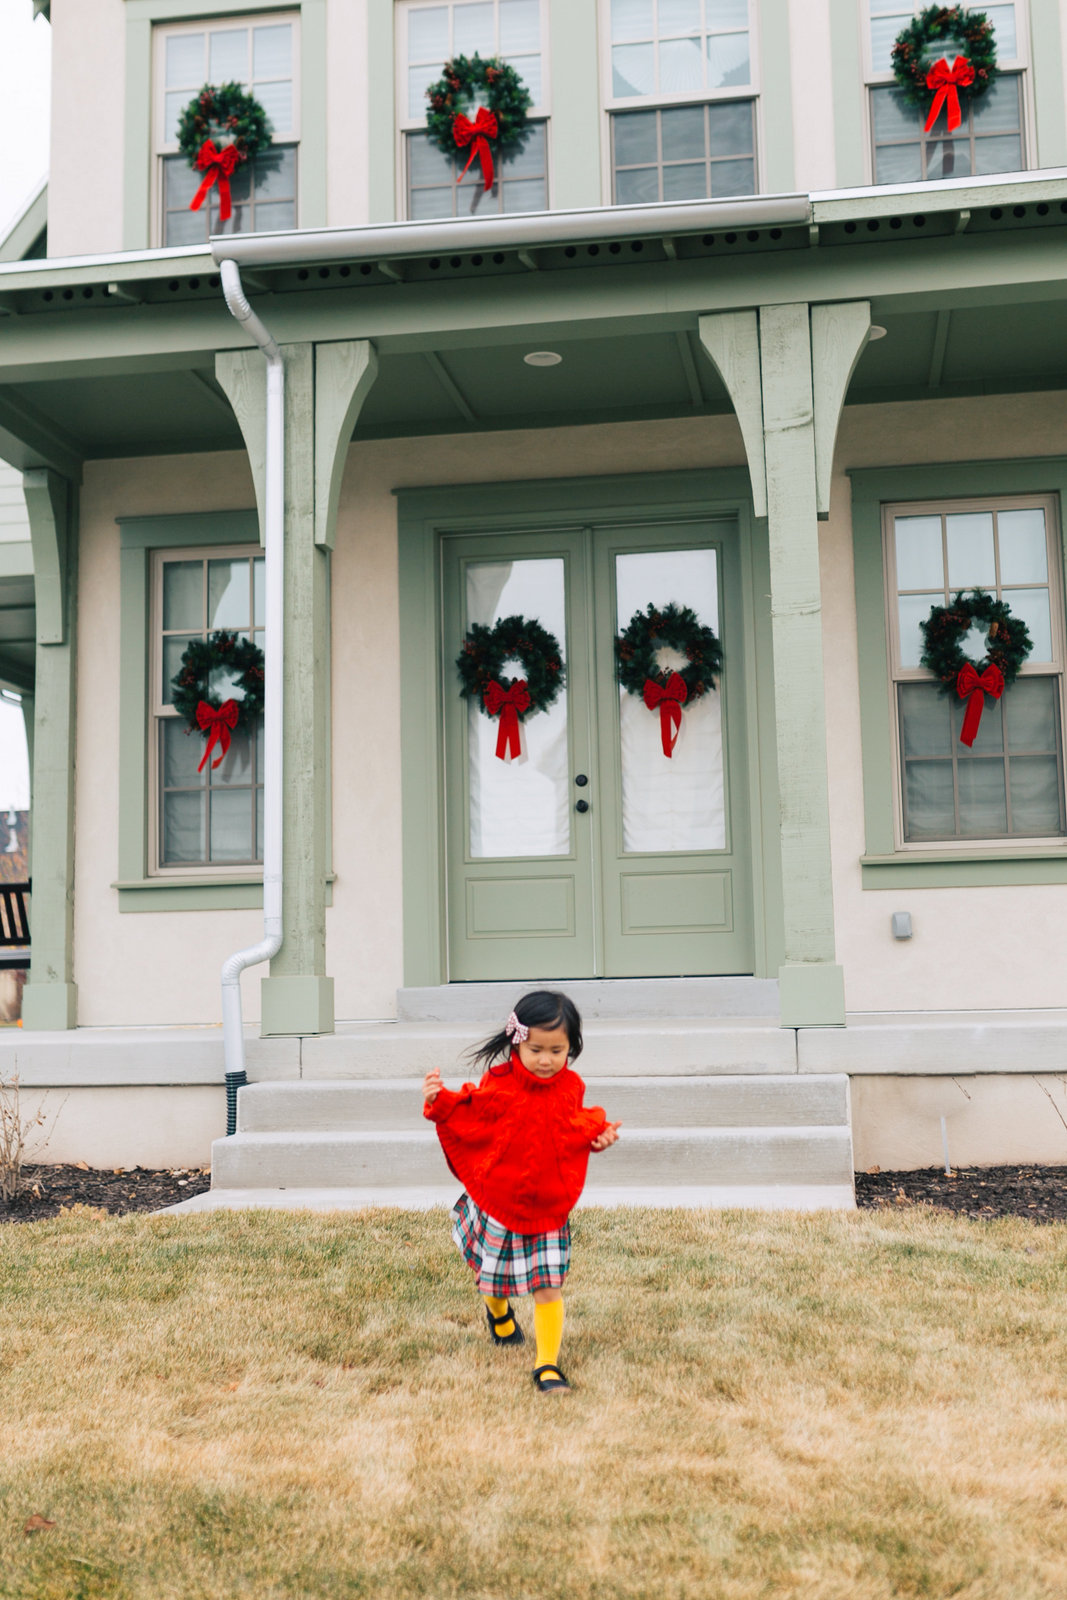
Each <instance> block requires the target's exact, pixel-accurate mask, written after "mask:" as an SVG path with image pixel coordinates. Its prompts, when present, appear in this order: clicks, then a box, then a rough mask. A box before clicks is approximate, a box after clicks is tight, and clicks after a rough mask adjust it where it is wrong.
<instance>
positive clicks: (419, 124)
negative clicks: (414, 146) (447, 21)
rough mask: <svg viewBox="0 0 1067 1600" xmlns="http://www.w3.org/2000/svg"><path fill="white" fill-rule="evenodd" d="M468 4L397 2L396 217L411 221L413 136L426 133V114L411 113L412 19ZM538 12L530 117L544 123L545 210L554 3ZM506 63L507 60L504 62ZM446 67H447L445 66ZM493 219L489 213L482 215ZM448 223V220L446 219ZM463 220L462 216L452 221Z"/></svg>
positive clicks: (541, 1)
mask: <svg viewBox="0 0 1067 1600" xmlns="http://www.w3.org/2000/svg"><path fill="white" fill-rule="evenodd" d="M464 3H465V0H396V4H395V8H394V38H395V46H394V50H393V79H394V83H393V92H394V95H395V97H396V117H395V124H396V125H395V134H394V164H395V165H394V170H395V172H396V186H397V193H396V214H397V216H398V217H400V218H403V219H409V218H410V198H411V175H410V170H409V161H408V143H409V135H410V134H413V133H418V132H419V131H420V129H425V126H426V118H425V114H424V115H423V116H422V117H419V118H415V117H412V116H411V115H410V113H409V112H408V109H407V107H408V18H409V16H410V15H411V13H412V11H419V10H430V9H432V8H433V6H434V5H435V4H436V5H447V6H448V7H449V12H450V15H451V13H452V12H453V11H454V9H455V7H456V6H457V5H462V4H464ZM466 3H469V4H476V3H477V0H466ZM492 4H493V6H494V11H495V16H496V19H497V26H498V37H499V18H500V9H499V0H492ZM538 9H539V13H540V20H541V95H542V98H541V100H540V101H539V102H538V103H537V104H536V105H532V106H531V107H530V110H529V112H528V113H527V116H528V119H529V121H530V122H541V123H543V124H544V129H545V209H546V210H550V209H551V206H552V187H553V185H552V137H551V132H552V128H551V124H552V77H551V36H550V27H551V18H550V11H551V5H550V0H538ZM504 59H505V60H506V59H507V57H505V58H504ZM442 65H443V63H442ZM493 214H495V213H493ZM478 215H481V216H489V215H490V212H489V211H483V212H480V213H478ZM446 220H447V219H446ZM452 220H455V221H458V220H460V217H459V215H457V217H456V218H454V219H452Z"/></svg>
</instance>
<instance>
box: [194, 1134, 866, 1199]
mask: <svg viewBox="0 0 1067 1600" xmlns="http://www.w3.org/2000/svg"><path fill="white" fill-rule="evenodd" d="M591 1162H592V1163H594V1164H595V1165H594V1168H593V1176H594V1180H595V1182H597V1183H601V1182H602V1183H610V1185H612V1186H624V1187H629V1186H642V1187H649V1186H650V1187H665V1188H676V1187H678V1186H687V1185H691V1186H708V1185H736V1184H748V1185H754V1186H759V1185H765V1184H776V1183H777V1184H798V1183H799V1184H804V1183H812V1184H824V1185H825V1184H830V1185H833V1184H846V1183H847V1184H851V1182H852V1136H851V1131H850V1129H849V1128H848V1126H847V1125H844V1126H833V1127H822V1126H809V1127H801V1128H798V1127H764V1128H631V1129H630V1130H629V1131H627V1132H625V1134H624V1137H622V1138H621V1139H620V1140H619V1143H618V1144H617V1145H616V1146H614V1147H613V1148H612V1149H611V1150H610V1151H605V1152H603V1153H602V1154H601V1155H594V1156H592V1157H591ZM448 1183H449V1173H448V1169H447V1166H446V1163H445V1159H444V1156H443V1154H442V1153H441V1147H440V1145H439V1143H438V1141H437V1135H436V1133H435V1132H434V1130H433V1129H432V1128H429V1127H427V1128H425V1131H424V1130H423V1129H422V1128H419V1129H415V1130H410V1131H409V1130H404V1131H397V1130H392V1129H378V1130H376V1131H373V1132H369V1133H337V1132H329V1133H308V1132H302V1133H295V1134H294V1133H292V1132H283V1133H237V1134H234V1135H233V1136H232V1137H231V1138H228V1139H217V1140H216V1141H215V1143H214V1146H213V1147H212V1186H213V1187H214V1188H218V1189H256V1188H260V1189H271V1188H279V1187H284V1188H294V1189H296V1188H331V1187H339V1188H358V1189H367V1190H377V1189H381V1190H389V1189H396V1188H418V1187H426V1186H430V1187H435V1188H436V1187H441V1186H447V1185H448Z"/></svg>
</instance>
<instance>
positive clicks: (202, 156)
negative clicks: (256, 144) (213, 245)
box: [189, 139, 244, 222]
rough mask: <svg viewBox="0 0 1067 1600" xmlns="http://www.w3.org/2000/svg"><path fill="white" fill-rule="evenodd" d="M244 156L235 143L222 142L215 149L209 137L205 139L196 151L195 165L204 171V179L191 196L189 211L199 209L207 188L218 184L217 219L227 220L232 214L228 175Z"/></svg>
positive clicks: (200, 170)
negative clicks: (220, 146) (220, 145)
mask: <svg viewBox="0 0 1067 1600" xmlns="http://www.w3.org/2000/svg"><path fill="white" fill-rule="evenodd" d="M243 160H244V156H243V155H242V154H241V152H240V151H239V150H238V148H237V146H236V145H235V144H224V145H223V147H222V149H221V150H216V148H215V146H214V145H213V144H212V142H211V140H210V139H205V140H204V142H203V144H202V145H201V146H200V149H199V150H198V151H197V153H196V167H197V171H198V172H202V173H204V175H205V176H204V181H203V183H202V184H201V185H200V187H199V189H198V190H197V191H196V193H195V195H194V196H193V200H192V204H191V205H190V207H189V210H190V211H199V210H200V207H201V206H202V205H203V203H204V201H205V200H206V199H207V194H208V190H209V189H210V188H211V186H212V184H213V183H217V184H218V186H219V221H220V222H229V220H230V218H231V216H232V215H233V206H232V205H231V204H230V176H231V174H232V173H233V170H234V168H235V167H236V166H237V163H238V162H239V161H243Z"/></svg>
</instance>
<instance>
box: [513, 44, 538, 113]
mask: <svg viewBox="0 0 1067 1600" xmlns="http://www.w3.org/2000/svg"><path fill="white" fill-rule="evenodd" d="M508 60H509V62H510V63H511V65H512V66H513V67H514V68H515V71H516V72H517V73H518V75H519V77H520V78H521V79H522V81H523V83H525V85H526V87H527V89H529V91H530V99H531V100H532V101H533V103H534V105H535V106H539V105H541V103H542V95H543V90H542V87H541V57H540V56H509V57H508Z"/></svg>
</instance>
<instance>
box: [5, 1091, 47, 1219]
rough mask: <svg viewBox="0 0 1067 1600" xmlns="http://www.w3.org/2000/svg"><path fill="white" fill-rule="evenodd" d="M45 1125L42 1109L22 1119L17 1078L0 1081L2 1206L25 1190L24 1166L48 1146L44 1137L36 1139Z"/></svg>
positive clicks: (11, 1203) (11, 1201)
mask: <svg viewBox="0 0 1067 1600" xmlns="http://www.w3.org/2000/svg"><path fill="white" fill-rule="evenodd" d="M46 1121H47V1118H46V1117H45V1113H44V1107H43V1105H42V1106H39V1107H38V1109H37V1113H36V1115H35V1116H32V1117H24V1116H23V1115H22V1105H21V1100H20V1095H19V1080H18V1075H17V1074H16V1075H15V1077H13V1078H9V1079H7V1080H6V1081H5V1080H4V1079H3V1078H0V1201H3V1203H4V1204H5V1205H9V1206H10V1205H13V1204H14V1202H15V1200H16V1198H17V1197H18V1195H19V1193H20V1192H21V1190H22V1189H23V1187H24V1181H23V1176H22V1169H23V1166H24V1165H25V1164H26V1162H28V1161H29V1160H30V1159H31V1158H32V1157H33V1156H36V1155H39V1154H40V1152H41V1151H42V1150H43V1149H44V1147H45V1145H46V1144H47V1143H48V1136H47V1134H46V1135H43V1136H41V1137H35V1130H36V1129H38V1128H43V1127H44V1125H45V1123H46Z"/></svg>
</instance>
